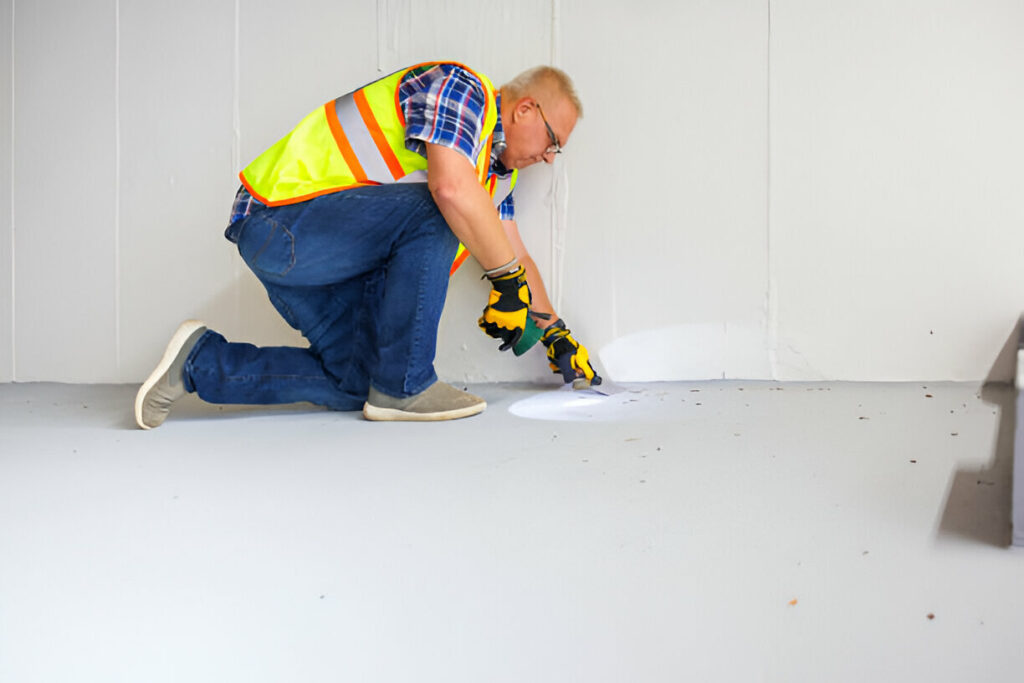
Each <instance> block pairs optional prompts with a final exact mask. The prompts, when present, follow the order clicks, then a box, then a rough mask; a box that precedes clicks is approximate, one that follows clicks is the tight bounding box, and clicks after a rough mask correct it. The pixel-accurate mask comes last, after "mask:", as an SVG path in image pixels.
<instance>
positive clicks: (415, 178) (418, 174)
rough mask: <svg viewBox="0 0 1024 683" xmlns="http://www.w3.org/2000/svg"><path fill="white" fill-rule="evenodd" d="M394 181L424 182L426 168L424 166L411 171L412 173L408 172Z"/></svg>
mask: <svg viewBox="0 0 1024 683" xmlns="http://www.w3.org/2000/svg"><path fill="white" fill-rule="evenodd" d="M395 182H398V183H425V182H427V170H426V169H425V168H421V169H420V170H418V171H413V172H412V173H410V174H408V175H405V176H402V177H401V178H399V179H398V180H396V181H395Z"/></svg>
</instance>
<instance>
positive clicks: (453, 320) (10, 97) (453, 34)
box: [0, 0, 1024, 382]
mask: <svg viewBox="0 0 1024 683" xmlns="http://www.w3.org/2000/svg"><path fill="white" fill-rule="evenodd" d="M0 15H2V16H0V35H4V36H10V37H11V44H12V49H10V50H0V53H3V54H0V93H2V94H0V159H2V160H3V162H2V163H0V283H2V284H0V381H8V380H11V379H14V380H17V381H32V380H60V381H88V382H96V381H137V380H139V379H140V378H141V377H143V376H144V375H145V373H146V372H147V371H148V369H149V367H150V365H151V364H152V363H153V362H154V361H155V360H156V358H157V357H158V355H159V353H160V351H161V349H162V346H163V344H164V343H165V341H166V338H167V337H168V335H169V334H170V332H171V331H172V330H173V329H174V327H175V325H176V324H177V323H178V322H179V321H180V320H181V319H183V318H186V317H193V316H197V317H201V318H203V319H205V320H206V321H207V322H209V323H210V324H211V325H212V326H213V327H215V328H217V329H219V330H220V331H222V332H224V333H225V334H226V335H227V336H228V337H229V338H234V339H244V340H247V341H253V342H255V343H260V344H277V343H299V341H300V340H299V338H298V337H297V335H296V334H295V333H294V332H293V331H291V330H289V329H288V328H287V327H286V326H285V325H284V323H283V322H281V321H279V320H278V319H277V316H276V314H275V313H274V311H273V310H272V308H271V307H270V305H269V303H267V302H266V299H265V295H264V294H263V293H262V291H261V289H260V287H259V284H258V283H257V282H256V281H255V279H254V278H253V277H252V276H251V275H250V274H249V273H248V272H247V271H246V270H245V268H244V266H243V265H242V264H241V262H240V260H239V259H238V257H237V254H236V253H235V252H234V249H233V247H232V245H230V244H229V243H227V242H226V241H225V240H223V238H222V232H223V228H224V223H225V221H226V217H227V213H228V210H229V208H230V203H231V198H232V195H233V193H234V190H235V188H236V187H237V177H236V174H237V171H238V169H239V168H240V167H241V166H242V165H244V164H245V163H246V162H248V161H249V160H250V159H251V158H253V157H254V156H255V155H256V154H258V153H259V152H260V151H261V150H262V149H263V148H264V147H266V146H267V145H268V144H270V143H272V142H273V141H274V140H276V139H277V138H278V137H280V135H282V134H283V133H284V132H286V131H287V130H288V129H289V128H290V127H291V126H292V125H293V124H294V123H295V122H296V121H297V120H298V119H299V118H300V117H301V116H303V115H304V114H306V113H307V112H308V111H309V110H311V109H312V108H313V107H316V106H318V105H320V104H322V103H323V102H324V101H326V100H327V99H330V98H332V97H334V96H335V95H337V94H340V93H342V92H345V91H347V90H350V89H352V88H354V87H356V86H358V85H360V84H362V83H364V82H366V81H367V80H370V79H372V78H374V77H375V76H376V75H378V74H379V73H382V72H389V71H392V70H394V69H397V68H399V67H401V66H403V65H405V64H408V63H412V62H415V61H420V60H424V59H432V58H439V57H440V58H450V59H456V60H459V61H464V62H467V63H470V64H472V65H474V66H476V67H478V68H480V69H481V70H482V71H484V72H485V73H488V74H489V75H490V76H491V77H492V78H493V79H494V80H495V81H496V82H502V81H504V80H507V79H508V78H510V77H511V76H513V75H514V74H515V73H516V72H518V71H519V70H521V69H522V68H525V67H528V66H532V65H534V64H538V63H545V62H553V63H556V64H558V65H560V66H562V67H564V68H565V69H566V70H567V71H569V72H570V74H572V75H573V76H574V77H575V79H576V82H577V85H578V87H579V90H580V92H581V94H582V97H583V100H584V105H585V116H584V118H583V119H582V120H581V122H580V124H579V126H578V127H577V130H576V132H575V133H574V135H573V138H572V141H571V144H570V147H569V149H568V150H567V153H566V154H565V155H563V158H562V159H560V160H559V161H558V163H556V165H555V166H554V168H547V167H545V168H534V169H530V170H529V171H527V172H526V173H524V174H523V179H522V186H521V188H520V192H519V194H518V207H519V215H520V223H521V230H522V232H523V234H524V237H525V238H526V241H527V243H528V244H529V245H530V246H531V249H532V251H533V252H534V256H535V258H536V259H537V261H538V263H539V265H540V267H541V269H542V271H543V272H544V273H546V274H547V275H548V276H549V285H550V288H551V289H552V290H553V292H552V293H553V295H554V298H555V300H556V303H558V307H559V312H560V313H561V314H562V315H563V316H564V317H565V318H566V320H567V321H568V322H569V324H570V326H571V327H572V328H573V329H574V331H575V332H576V333H577V336H578V337H579V338H581V340H583V341H584V343H586V344H587V345H588V346H589V347H590V348H591V349H592V350H593V351H595V352H600V355H601V358H602V360H603V362H604V364H605V366H606V368H607V370H608V371H609V374H611V375H612V376H613V377H615V378H616V379H620V380H641V379H686V378H714V377H722V376H726V377H740V378H779V379H819V378H822V379H854V380H901V379H903V380H910V379H922V380H937V379H953V380H970V379H981V378H984V377H986V376H987V375H989V373H990V370H991V367H992V364H993V362H994V361H995V359H996V356H997V355H998V353H999V351H1000V349H1001V348H1002V346H1003V344H1004V342H1005V341H1006V339H1007V337H1008V336H1009V334H1010V332H1011V329H1012V327H1013V326H1014V324H1015V322H1016V320H1017V318H1018V316H1019V314H1020V311H1021V309H1022V308H1024V284H1022V282H1024V278H1022V277H1021V270H1022V269H1021V266H1020V262H1021V260H1022V259H1021V257H1022V255H1024V200H1022V197H1024V194H1022V192H1021V188H1022V187H1024V163H1022V162H1021V161H1020V160H1021V159H1024V131H1022V128H1021V126H1020V123H1019V122H1020V121H1022V120H1024V80H1022V79H1021V78H1020V72H1021V65H1022V64H1024V41H1021V40H1020V39H1019V37H1020V35H1024V3H1020V2H1017V1H1015V0H944V1H934V0H888V1H887V2H881V1H869V2H829V3H821V2H814V1H812V0H773V1H772V2H770V3H769V2H767V1H766V0H728V1H725V0H721V1H719V2H698V1H696V0H686V1H674V2H673V1H670V0H660V1H659V0H640V1H638V2H634V3H630V4H629V5H625V4H611V3H604V2H601V3H594V2H583V1H582V0H528V1H525V2H518V3H504V2H501V3H499V2H480V1H479V0H475V1H474V0H444V1H443V2H430V3H425V2H419V3H415V2H413V1H412V0H378V1H374V0H362V1H360V2H341V3H339V2H337V1H328V0H295V1H294V2H290V3H287V5H286V4H285V3H264V2H255V1H254V0H237V1H236V0H207V1H206V2H199V0H183V1H182V2H179V3H173V4H168V3H155V2H140V1H134V2H133V1H131V0H79V1H77V2H70V0H34V1H33V2H25V1H24V0H22V1H21V2H19V1H18V0H0ZM453 17H458V20H456V21H453V20H452V18H453ZM12 83H13V85H12ZM12 122H13V123H12ZM8 150H10V151H8ZM12 154H13V158H12V156H11V155H12ZM12 204H13V210H12ZM12 216H13V219H12ZM474 267H475V266H474ZM474 267H467V268H463V270H462V271H460V272H459V274H458V275H457V276H456V277H455V279H454V280H453V282H452V287H451V291H450V294H449V304H448V307H447V308H446V312H445V317H444V320H443V322H442V328H441V331H440V338H439V341H440V344H439V357H438V362H437V366H438V372H439V374H441V376H442V377H445V378H448V379H454V380H461V379H466V380H509V379H540V378H545V377H548V376H549V374H548V371H547V369H546V365H545V363H544V360H543V357H542V355H541V354H540V353H539V352H535V353H533V354H531V355H530V356H527V357H526V358H524V359H515V358H514V357H512V356H511V354H501V355H499V354H497V353H496V352H495V351H494V350H493V349H494V346H495V344H494V343H493V342H492V341H491V340H489V339H488V338H487V337H485V336H484V335H483V334H482V333H480V332H479V331H478V330H477V329H476V327H475V319H476V317H477V315H479V310H480V308H482V306H483V302H484V297H485V292H486V287H485V286H484V285H483V284H482V283H480V282H479V281H478V280H477V274H474ZM477 273H478V271H477ZM8 283H10V284H11V286H8ZM1009 372H1010V369H1009V368H1008V367H1007V368H1000V369H999V370H998V372H997V375H999V376H1001V378H1003V379H1009ZM1003 375H1005V376H1003Z"/></svg>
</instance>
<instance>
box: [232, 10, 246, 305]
mask: <svg viewBox="0 0 1024 683" xmlns="http://www.w3.org/2000/svg"><path fill="white" fill-rule="evenodd" d="M233 59H234V60H235V64H234V73H233V74H232V84H231V89H232V92H231V128H232V132H231V134H232V140H231V142H232V150H231V164H232V170H233V172H234V173H238V172H239V170H240V169H241V168H242V1H241V0H235V45H234V54H233ZM231 263H232V272H233V275H234V279H235V284H236V286H235V288H234V291H235V311H234V312H235V314H236V315H238V317H239V318H240V317H241V311H242V288H241V287H239V286H238V282H239V279H240V278H241V276H242V263H243V261H242V259H237V258H236V259H232V260H231Z"/></svg>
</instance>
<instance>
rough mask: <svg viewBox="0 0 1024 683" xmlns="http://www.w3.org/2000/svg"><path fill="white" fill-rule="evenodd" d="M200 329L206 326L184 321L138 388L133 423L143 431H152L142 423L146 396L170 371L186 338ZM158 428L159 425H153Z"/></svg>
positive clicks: (196, 322)
mask: <svg viewBox="0 0 1024 683" xmlns="http://www.w3.org/2000/svg"><path fill="white" fill-rule="evenodd" d="M200 327H206V325H205V324H204V323H202V322H200V321H198V320H186V321H185V322H183V323H182V324H181V325H180V326H179V327H178V330H177V331H176V332H175V333H174V336H173V337H171V341H169V342H168V343H167V348H166V349H165V350H164V356H163V358H161V359H160V362H159V363H158V364H157V366H156V369H155V370H153V372H152V373H150V375H149V377H148V378H146V381H145V382H143V383H142V386H141V387H139V393H137V394H136V395H135V422H136V424H138V425H139V426H140V427H142V428H143V429H153V427H150V426H149V425H147V424H145V423H144V422H143V421H142V405H143V404H144V403H145V402H146V394H148V393H149V391H150V390H151V389H152V388H153V387H154V386H155V385H156V383H157V382H159V381H160V378H161V377H163V376H164V374H165V373H166V372H167V371H168V370H169V369H170V367H171V363H173V362H174V359H175V358H177V357H178V354H179V353H180V352H181V347H182V346H184V344H185V342H187V341H188V338H189V337H190V336H192V333H193V332H195V331H196V330H198V329H199V328H200ZM154 426H155V427H159V426H160V425H154Z"/></svg>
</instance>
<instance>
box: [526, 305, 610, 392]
mask: <svg viewBox="0 0 1024 683" xmlns="http://www.w3.org/2000/svg"><path fill="white" fill-rule="evenodd" d="M540 341H541V343H542V344H544V346H546V347H547V349H548V365H549V366H551V371H552V372H554V373H555V374H556V375H557V374H559V373H561V375H562V379H563V380H565V381H566V383H568V382H571V381H573V380H574V379H576V378H578V377H585V378H586V379H587V381H588V382H590V383H591V384H594V385H597V384H600V383H601V377H600V376H598V374H597V373H596V372H594V368H593V366H592V365H591V364H590V354H589V353H587V347H585V346H583V344H580V343H579V342H578V341H576V340H575V339H573V337H572V335H571V334H569V328H568V327H566V326H565V321H564V320H562V319H561V318H559V319H558V320H556V321H555V322H553V323H551V325H549V326H548V328H547V329H546V330H544V335H543V336H542V337H541V338H540Z"/></svg>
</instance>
